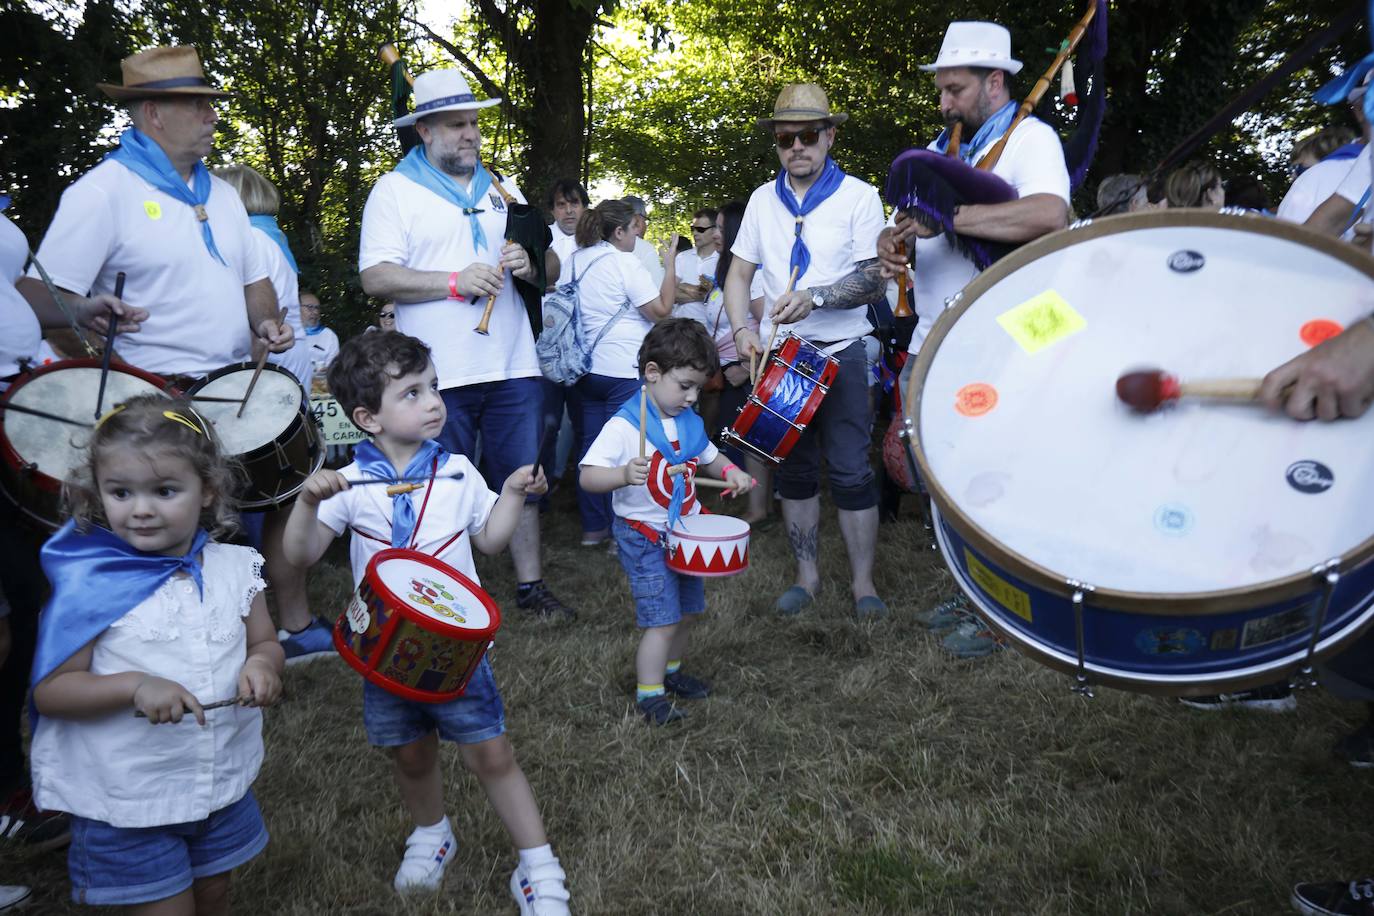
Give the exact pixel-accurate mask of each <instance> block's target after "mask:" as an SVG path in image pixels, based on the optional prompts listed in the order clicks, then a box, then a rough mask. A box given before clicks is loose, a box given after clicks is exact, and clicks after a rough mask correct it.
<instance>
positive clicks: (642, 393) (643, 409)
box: [639, 385, 649, 458]
mask: <svg viewBox="0 0 1374 916" xmlns="http://www.w3.org/2000/svg"><path fill="white" fill-rule="evenodd" d="M648 422H649V386H648V385H640V386H639V457H641V458H643V457H644V428H645V426H646V425H647V424H648Z"/></svg>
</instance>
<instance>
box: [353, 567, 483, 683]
mask: <svg viewBox="0 0 1374 916" xmlns="http://www.w3.org/2000/svg"><path fill="white" fill-rule="evenodd" d="M500 626H501V612H500V610H498V609H497V607H496V602H494V601H492V600H491V596H490V595H488V594H487V593H486V592H484V591H482V589H481V588H480V587H478V585H477V583H476V582H473V581H472V580H471V579H469V578H468V577H467V576H465V575H463V574H462V573H460V572H458V570H456V569H454V568H453V567H451V566H449V565H448V564H447V563H441V562H440V561H438V560H436V559H434V558H433V557H431V556H429V555H428V554H423V553H420V552H418V551H415V550H405V549H400V548H389V549H387V550H383V551H380V552H378V553H377V555H376V556H374V557H373V558H372V560H371V561H370V562H369V563H368V564H367V571H366V572H365V573H364V574H363V579H362V581H361V582H359V583H358V589H357V591H356V592H354V594H353V600H352V601H351V602H350V603H349V605H348V610H346V611H344V613H343V615H342V616H340V617H339V620H338V622H337V623H335V624H334V645H335V647H337V648H338V650H339V654H340V655H342V656H343V659H344V661H346V662H348V663H349V664H350V665H352V666H353V667H354V668H356V669H357V670H358V673H360V674H361V675H362V676H363V677H365V678H367V679H368V680H369V681H371V682H372V683H374V684H376V685H377V686H378V687H381V688H382V689H384V690H387V691H390V692H391V693H394V694H396V695H397V696H399V697H404V698H405V699H407V700H418V701H420V702H423V703H442V702H445V701H447V700H452V699H454V698H455V697H459V696H462V695H463V691H464V690H465V689H466V688H467V684H468V679H469V678H471V677H472V673H473V672H474V671H476V670H477V665H478V663H479V662H481V660H482V656H483V655H485V654H486V651H487V648H488V647H489V646H490V645H491V639H492V637H493V636H494V635H495V634H496V631H497V629H498V628H500Z"/></svg>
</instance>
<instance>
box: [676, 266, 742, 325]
mask: <svg viewBox="0 0 1374 916" xmlns="http://www.w3.org/2000/svg"><path fill="white" fill-rule="evenodd" d="M719 261H720V252H719V251H716V250H715V249H714V248H712V249H711V253H710V254H708V255H707V256H706V257H704V258H703V257H702V256H701V255H700V254H699V253H698V252H697V250H696V249H695V248H688V249H687V250H686V251H679V252H678V253H677V258H676V259H675V260H674V261H673V269H674V270H675V271H676V272H677V282H679V283H697V282H699V281H700V280H701V278H702V277H705V278H706V279H707V280H709V281H711V282H712V283H715V282H716V264H717V262H719ZM673 317H674V318H694V319H696V320H697V321H700V322H701V323H702V324H706V303H705V302H702V301H699V302H678V303H675V304H674V305H673ZM725 323H726V325H727V326H728V325H729V324H730V322H729V321H727V322H725ZM706 329H707V330H708V331H709V330H710V326H709V325H707V328H706Z"/></svg>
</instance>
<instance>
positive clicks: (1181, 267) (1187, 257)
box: [1169, 249, 1207, 274]
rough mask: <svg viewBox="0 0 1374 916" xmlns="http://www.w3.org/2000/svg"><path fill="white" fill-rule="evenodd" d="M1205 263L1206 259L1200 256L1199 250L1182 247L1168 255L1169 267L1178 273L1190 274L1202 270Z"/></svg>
mask: <svg viewBox="0 0 1374 916" xmlns="http://www.w3.org/2000/svg"><path fill="white" fill-rule="evenodd" d="M1206 263H1207V259H1206V258H1205V257H1203V256H1202V252H1200V251H1190V250H1188V249H1184V250H1182V251H1175V252H1174V253H1173V254H1171V255H1169V269H1170V270H1172V271H1173V272H1174V273H1178V274H1190V273H1193V272H1194V271H1198V270H1202V268H1203V266H1204V265H1205V264H1206Z"/></svg>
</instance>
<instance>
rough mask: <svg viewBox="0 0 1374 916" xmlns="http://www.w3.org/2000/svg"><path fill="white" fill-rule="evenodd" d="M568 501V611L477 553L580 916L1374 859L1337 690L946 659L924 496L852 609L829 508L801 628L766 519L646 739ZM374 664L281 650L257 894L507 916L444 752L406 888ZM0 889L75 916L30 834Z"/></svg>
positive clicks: (1001, 897)
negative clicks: (1212, 686) (1155, 690)
mask: <svg viewBox="0 0 1374 916" xmlns="http://www.w3.org/2000/svg"><path fill="white" fill-rule="evenodd" d="M707 501H708V503H709V504H710V506H711V508H713V509H715V508H717V506H725V507H727V509H728V507H729V505H730V504H729V503H728V502H726V503H721V502H720V501H719V500H718V499H717V498H716V497H714V496H710V497H708V498H707ZM557 502H558V505H557V508H556V511H555V512H553V513H551V514H549V515H547V516H546V517H545V519H546V524H545V540H546V545H547V549H546V579H547V580H548V581H549V582H550V583H551V584H552V585H553V586H554V587H555V589H556V590H557V591H558V593H559V594H560V595H561V596H562V597H563V598H564V599H565V600H567V601H569V602H570V603H572V604H574V605H576V607H577V609H578V611H579V614H580V617H579V619H578V621H577V622H576V623H574V624H571V625H561V626H560V625H548V624H544V623H540V622H538V621H533V620H529V619H527V618H525V617H522V616H521V614H520V612H519V611H517V610H515V608H514V601H513V594H512V589H513V585H512V579H511V573H510V566H509V562H508V560H507V559H506V558H504V557H497V558H481V559H479V562H478V565H479V571H480V574H481V576H482V580H483V582H484V583H486V586H487V588H488V589H489V590H490V591H491V593H492V594H493V596H494V597H495V598H496V600H497V601H498V602H499V603H500V604H501V605H502V607H503V609H504V610H505V613H506V618H505V625H504V626H503V628H502V630H501V634H500V636H499V637H498V639H497V645H496V648H495V649H494V650H493V653H492V661H493V664H494V666H495V669H496V672H497V678H498V681H499V682H500V684H501V685H502V690H503V693H504V696H505V701H506V713H507V720H508V726H509V730H510V735H511V739H512V741H513V742H514V745H515V748H516V751H517V754H518V755H519V758H520V760H521V762H522V764H523V766H524V768H525V772H526V773H527V774H528V776H529V778H530V781H531V783H532V784H533V786H534V790H535V794H536V796H537V798H538V799H539V803H540V805H541V808H542V810H543V813H544V817H545V820H546V822H547V824H548V828H549V833H550V836H551V838H552V840H553V843H554V845H555V849H556V851H557V852H558V854H559V855H560V856H561V858H562V861H563V864H564V867H565V868H566V869H567V871H568V875H569V888H570V890H571V891H572V894H573V904H574V907H575V909H576V911H578V912H580V913H596V914H602V913H606V914H620V913H624V914H656V913H661V914H711V916H715V914H749V913H789V914H791V913H864V914H868V913H914V914H982V913H989V914H991V913H996V914H1018V916H1019V914H1056V916H1062V914H1111V916H1117V914H1147V913H1148V914H1270V913H1274V914H1277V913H1284V912H1287V911H1288V904H1287V899H1288V892H1289V888H1290V886H1291V885H1292V884H1293V883H1294V882H1295V881H1299V880H1314V879H1321V880H1325V879H1328V878H1338V877H1341V876H1345V877H1354V876H1355V875H1357V874H1364V873H1368V872H1369V871H1370V870H1371V868H1374V842H1371V836H1370V830H1369V829H1368V824H1369V813H1370V812H1371V811H1374V784H1371V781H1370V779H1369V776H1368V775H1367V774H1364V775H1362V774H1361V773H1359V772H1357V771H1354V770H1351V769H1350V768H1349V767H1347V766H1346V765H1345V764H1343V763H1341V762H1339V761H1337V760H1336V759H1334V758H1333V757H1332V756H1331V755H1330V745H1331V744H1332V742H1333V741H1334V740H1335V739H1336V738H1337V737H1339V736H1340V735H1341V734H1343V733H1344V732H1346V731H1349V730H1350V729H1351V728H1353V727H1354V726H1355V725H1356V724H1357V722H1358V721H1359V719H1360V717H1361V715H1362V709H1361V708H1359V707H1357V706H1353V705H1350V704H1341V703H1338V702H1337V701H1335V700H1333V699H1332V698H1331V697H1329V696H1327V695H1326V694H1324V693H1322V692H1320V691H1311V692H1307V693H1304V694H1303V695H1302V697H1301V700H1300V706H1299V711H1298V712H1297V714H1294V715H1287V716H1267V715H1261V714H1248V715H1247V714H1243V713H1213V714H1207V713H1199V712H1193V711H1189V710H1187V709H1184V708H1182V707H1180V706H1179V705H1178V704H1177V703H1173V702H1170V701H1167V700H1163V699H1157V698H1150V697H1144V696H1139V695H1134V694H1127V693H1120V692H1114V691H1110V690H1099V691H1098V698H1097V699H1095V700H1091V701H1088V700H1083V699H1081V698H1079V697H1076V696H1073V695H1071V694H1070V693H1069V689H1068V688H1069V681H1068V679H1066V678H1065V677H1063V676H1060V675H1058V674H1056V673H1054V672H1051V671H1049V670H1047V669H1044V668H1042V667H1040V666H1038V665H1036V664H1035V663H1033V662H1031V661H1029V660H1027V659H1025V658H1022V657H1020V656H1019V655H1016V654H1015V653H1012V652H1003V653H999V654H997V655H996V656H993V657H991V658H989V659H986V660H983V661H981V662H961V661H957V660H954V659H952V658H950V657H948V656H946V655H945V654H943V653H942V652H941V650H940V649H939V647H938V644H937V641H936V640H935V638H933V637H932V636H931V635H929V634H928V633H926V632H925V631H924V630H922V629H921V628H919V627H918V626H916V625H915V624H913V623H912V622H911V619H910V615H911V613H912V612H913V611H915V610H919V609H921V608H924V607H929V606H930V605H932V604H934V603H935V602H937V601H938V600H940V599H941V598H943V597H946V596H948V595H949V594H951V593H952V588H953V586H952V583H951V580H950V578H949V576H948V574H947V573H946V572H945V570H944V567H943V565H942V563H941V562H940V560H939V558H938V556H937V555H935V554H934V553H932V552H931V551H929V550H928V549H927V548H926V547H925V539H924V535H923V533H922V532H921V530H920V526H919V523H918V522H917V521H916V520H915V519H914V518H910V517H906V518H904V519H903V520H902V521H900V522H897V523H895V524H890V525H884V526H883V529H882V536H881V546H880V550H879V561H880V562H879V567H880V568H879V574H878V583H879V588H880V590H881V591H882V593H883V595H884V597H885V598H886V600H887V601H888V603H889V605H890V606H891V607H892V609H893V616H892V619H890V620H888V621H886V622H882V623H872V624H868V623H863V624H861V623H857V622H856V621H854V620H853V618H852V615H851V610H852V609H851V605H850V601H849V597H848V589H847V584H846V582H845V580H844V578H843V571H844V570H845V568H846V566H845V561H844V552H843V547H842V543H841V541H840V539H839V534H838V532H837V530H836V527H835V524H834V516H833V513H832V512H830V510H828V509H827V514H826V515H825V516H824V517H823V518H824V520H823V526H822V546H821V550H822V555H823V561H824V568H825V571H826V577H827V578H826V584H825V588H824V590H823V591H822V593H821V595H820V599H819V600H818V602H817V604H816V605H815V606H814V607H812V608H810V609H808V610H807V611H806V612H805V613H803V614H802V615H801V616H800V617H798V618H796V619H793V620H785V621H784V620H779V619H777V618H775V617H774V616H773V614H772V613H771V611H770V608H771V604H772V601H773V599H774V597H776V595H777V594H778V593H779V592H781V590H782V589H783V588H785V587H786V586H787V585H788V584H789V582H790V572H791V566H790V560H789V554H788V552H787V548H786V543H785V538H784V537H783V535H782V533H781V531H780V530H779V529H777V528H774V529H772V530H770V531H768V532H765V533H758V534H756V535H755V537H754V539H753V543H752V545H751V560H752V563H753V568H751V569H750V570H749V572H748V573H746V574H744V575H741V576H737V577H733V578H730V579H724V580H713V581H709V582H708V583H707V599H708V602H709V604H710V609H709V611H708V614H707V618H706V620H705V621H704V623H703V624H702V626H701V627H699V628H698V630H697V632H696V634H695V637H694V638H695V644H694V646H693V650H692V652H691V654H690V655H689V657H688V661H687V665H688V668H689V670H691V671H692V672H693V673H696V674H699V675H702V676H704V677H706V678H708V679H709V680H711V681H712V682H713V684H714V686H715V691H716V693H715V695H714V696H713V697H712V698H711V699H709V700H706V701H702V702H699V703H695V704H692V705H690V707H689V709H690V713H691V716H690V718H689V719H688V720H687V721H686V722H685V723H683V727H680V728H672V729H667V730H651V729H649V728H647V727H645V726H644V725H643V724H642V723H641V722H640V721H639V720H638V719H637V718H636V717H635V716H634V714H633V712H632V709H631V694H632V692H633V686H634V674H633V668H632V661H633V655H634V648H635V645H636V640H637V634H636V631H635V628H634V624H633V610H632V608H631V605H630V601H629V597H628V589H627V587H626V585H625V580H624V576H623V574H622V573H621V571H620V568H619V564H618V563H617V562H616V560H615V559H614V558H613V557H611V556H609V555H607V554H606V553H605V551H604V550H602V549H582V548H579V547H578V546H576V539H577V536H578V525H577V521H576V514H575V512H574V511H573V507H572V501H571V498H570V496H569V494H567V493H566V492H564V493H561V494H560V495H559V499H558V501H557ZM907 509H908V511H910V509H911V507H910V506H909V505H908V506H907ZM344 557H345V555H344V554H343V553H341V552H338V551H335V552H333V553H331V558H330V560H331V564H332V565H331V564H326V565H322V566H320V567H318V568H317V569H316V570H315V571H314V572H313V573H312V581H311V592H312V597H313V600H314V602H315V607H316V610H317V611H318V612H320V613H322V614H327V615H333V614H335V613H337V612H338V610H339V609H340V607H341V605H342V604H343V602H344V601H346V599H347V597H348V595H349V593H350V591H351V589H350V582H351V579H350V576H349V574H348V571H347V569H346V568H344V566H343V565H340V564H345V563H346V559H345V558H344ZM359 685H360V679H359V678H358V676H357V675H356V674H354V673H353V672H352V670H351V669H349V668H347V667H346V666H345V665H343V664H342V663H341V662H335V661H324V662H318V663H314V664H311V665H305V666H300V667H297V668H293V669H291V670H290V671H289V672H288V674H287V679H286V687H287V700H286V702H285V703H283V705H281V706H280V707H278V708H276V709H274V710H270V711H269V712H268V713H267V733H266V740H267V760H266V763H265V765H264V767H263V770H262V774H261V776H260V777H259V779H258V782H257V785H256V789H255V791H256V792H257V794H258V798H259V800H260V802H261V804H262V808H263V812H264V816H265V817H266V819H267V823H268V828H269V829H270V831H271V833H272V842H271V845H269V847H268V848H267V851H266V852H265V853H264V854H263V855H262V856H260V857H259V858H258V859H257V860H255V861H254V862H253V863H252V864H251V865H249V866H248V867H246V868H244V869H242V870H240V871H239V872H238V873H237V874H236V875H235V878H234V881H235V884H234V902H235V909H236V911H237V912H240V913H281V914H307V913H326V912H328V913H350V914H373V913H415V914H438V913H482V914H486V913H511V912H514V904H513V903H512V902H511V901H510V899H509V897H508V896H507V892H506V882H507V880H508V878H509V875H510V870H511V868H512V867H513V866H514V854H513V851H512V850H511V848H510V846H509V841H508V840H507V838H506V836H505V833H504V831H503V829H502V827H501V825H500V823H499V822H498V821H497V819H496V817H495V816H494V815H493V814H492V812H491V810H490V808H489V807H488V806H487V804H486V801H485V799H484V797H483V796H482V794H481V790H480V788H479V787H478V786H477V784H476V783H475V781H474V780H473V779H472V778H471V777H469V776H468V775H467V774H466V773H465V772H464V771H463V769H462V765H461V764H460V762H459V761H458V756H457V754H456V752H455V751H454V750H453V749H452V748H451V747H446V749H445V757H444V761H445V774H446V788H447V803H448V811H449V814H450V816H451V817H452V818H453V820H454V823H455V827H456V830H457V832H458V835H459V843H460V845H459V849H458V851H457V857H456V860H455V861H454V863H453V865H452V867H451V868H450V869H449V876H448V878H447V879H446V881H445V885H444V888H443V890H442V892H440V893H438V894H434V895H429V896H421V897H418V898H414V899H410V900H406V901H402V900H400V899H399V898H397V897H396V896H395V894H394V893H393V892H392V890H391V877H392V875H393V873H394V871H395V869H396V865H397V863H398V862H399V857H400V854H401V849H402V845H403V843H404V839H405V836H406V833H407V832H408V830H409V825H408V824H407V822H406V818H405V816H404V814H403V813H402V811H401V809H400V806H399V802H398V800H397V796H396V791H395V788H394V786H393V785H392V782H391V775H390V770H389V762H388V759H387V757H386V756H385V755H384V754H383V753H382V752H379V751H376V750H374V749H372V748H370V747H369V746H368V745H367V742H366V739H365V738H364V736H363V731H362V723H361V714H360V706H361V698H360V686H359ZM0 881H6V882H14V881H23V882H27V883H31V884H36V885H38V886H39V888H40V890H39V897H38V901H37V903H36V905H35V906H34V908H33V911H34V912H38V913H44V914H46V913H68V912H77V911H78V908H76V907H74V906H71V905H69V904H67V903H66V902H65V901H66V899H67V894H68V885H67V875H66V867H65V858H64V856H62V855H61V854H60V853H50V854H45V855H41V856H36V857H29V858H24V859H20V858H17V857H16V856H14V855H13V854H12V853H9V854H8V858H7V859H6V860H5V861H4V862H3V864H0Z"/></svg>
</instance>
